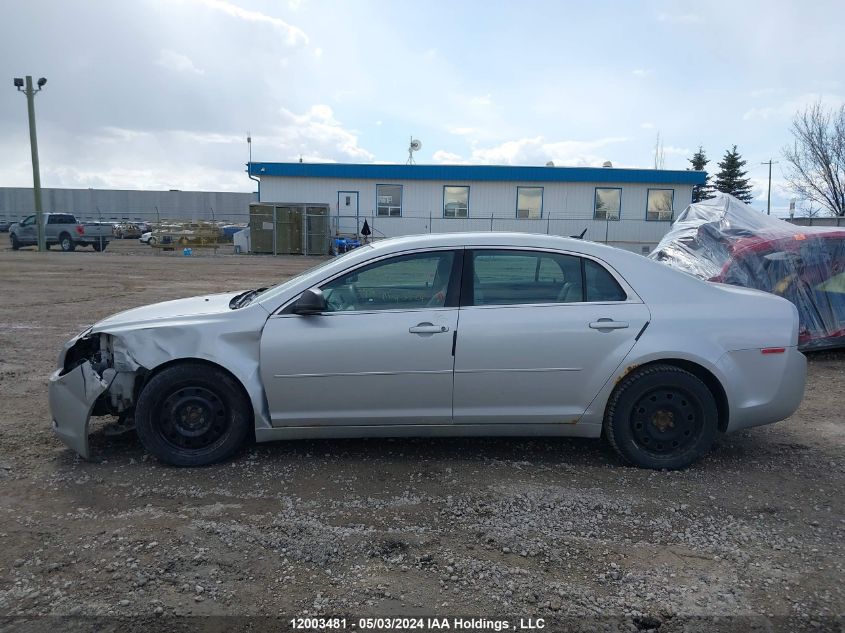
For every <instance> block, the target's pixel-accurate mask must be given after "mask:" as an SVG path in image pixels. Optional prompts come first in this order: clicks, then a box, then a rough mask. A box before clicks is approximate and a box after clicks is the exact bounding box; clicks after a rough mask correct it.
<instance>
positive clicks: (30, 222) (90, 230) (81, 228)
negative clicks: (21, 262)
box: [9, 213, 113, 251]
mask: <svg viewBox="0 0 845 633" xmlns="http://www.w3.org/2000/svg"><path fill="white" fill-rule="evenodd" d="M44 235H45V239H46V241H47V248H50V247H51V246H56V245H58V246H59V248H61V249H62V250H63V251H73V250H75V249H76V247H78V246H90V247H92V248H93V249H94V250H95V251H104V250H105V249H106V247H107V246H108V244H109V242H110V241H111V239H112V237H113V235H112V226H111V225H110V224H108V223H105V222H85V223H82V222H79V221H77V219H76V216H74V215H73V214H72V213H45V214H44ZM9 240H10V241H11V244H12V249H13V250H18V249H19V248H21V247H23V246H35V245H37V244H38V227H37V226H36V222H35V216H34V215H30V216H28V217H26V218H24V219H23V220H22V221H21V222H16V223H15V224H13V225H12V226H11V228H10V229H9Z"/></svg>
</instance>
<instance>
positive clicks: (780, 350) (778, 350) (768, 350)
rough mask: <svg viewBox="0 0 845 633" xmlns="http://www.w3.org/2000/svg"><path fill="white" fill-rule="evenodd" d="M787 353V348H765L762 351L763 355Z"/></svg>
mask: <svg viewBox="0 0 845 633" xmlns="http://www.w3.org/2000/svg"><path fill="white" fill-rule="evenodd" d="M785 351H786V348H785V347H764V348H763V349H761V350H760V353H761V354H783V353H784V352H785Z"/></svg>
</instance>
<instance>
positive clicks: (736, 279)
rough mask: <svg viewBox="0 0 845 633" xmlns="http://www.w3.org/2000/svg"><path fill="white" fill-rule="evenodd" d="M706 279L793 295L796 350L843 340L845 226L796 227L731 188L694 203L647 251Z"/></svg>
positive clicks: (834, 344)
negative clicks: (764, 211)
mask: <svg viewBox="0 0 845 633" xmlns="http://www.w3.org/2000/svg"><path fill="white" fill-rule="evenodd" d="M649 257H650V258H651V259H654V260H657V261H660V262H664V263H666V264H668V265H669V266H672V267H673V268H678V269H680V270H683V271H685V272H687V273H690V274H692V275H695V276H696V277H699V278H701V279H707V280H710V281H716V282H722V283H727V284H733V285H736V286H745V287H747V288H756V289H758V290H764V291H766V292H771V293H773V294H776V295H779V296H781V297H784V298H786V299H789V300H790V301H791V302H792V303H794V304H795V305H796V307H797V308H798V315H799V317H800V320H801V329H800V333H799V339H798V341H799V349H802V350H817V349H824V348H832V347H845V230H843V229H836V228H829V227H806V226H795V225H793V224H790V223H789V222H785V221H784V220H780V219H778V218H772V217H770V216H766V215H763V214H762V213H760V212H759V211H755V210H754V209H752V208H751V207H749V206H748V205H746V204H744V203H743V202H741V201H740V200H738V199H736V198H734V197H733V196H730V195H728V194H717V195H716V197H714V198H712V199H710V200H705V201H703V202H698V203H695V204H691V205H690V206H688V207H687V208H686V210H684V212H683V213H681V215H679V216H678V219H677V220H676V221H675V223H674V224H673V225H672V229H671V230H670V231H669V233H667V234H666V236H665V237H664V238H663V240H662V241H661V242H660V244H658V246H657V248H656V249H655V250H654V252H652V254H651V255H649Z"/></svg>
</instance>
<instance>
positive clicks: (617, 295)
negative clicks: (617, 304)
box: [584, 259, 628, 301]
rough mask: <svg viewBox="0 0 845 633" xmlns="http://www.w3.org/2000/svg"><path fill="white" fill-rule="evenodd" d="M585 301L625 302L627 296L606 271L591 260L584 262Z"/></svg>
mask: <svg viewBox="0 0 845 633" xmlns="http://www.w3.org/2000/svg"><path fill="white" fill-rule="evenodd" d="M584 279H585V281H586V290H587V293H586V294H587V296H586V299H587V301H625V300H626V299H627V298H628V295H626V294H625V291H624V290H622V286H620V285H619V282H618V281H616V279H614V278H613V275H611V274H610V273H609V272H608V271H607V269H605V267H604V266H602V265H601V264H598V263H596V262H594V261H593V260H591V259H585V260H584Z"/></svg>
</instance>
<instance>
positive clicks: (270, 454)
mask: <svg viewBox="0 0 845 633" xmlns="http://www.w3.org/2000/svg"><path fill="white" fill-rule="evenodd" d="M2 237H5V236H2ZM5 243H6V242H5V240H4V241H3V244H4V247H5ZM195 253H196V252H195ZM314 263H315V260H308V259H306V258H295V257H290V258H275V259H274V258H270V257H250V256H233V255H221V256H217V257H210V256H204V255H202V254H201V253H199V254H195V256H194V257H191V258H185V257H181V256H179V255H178V254H160V255H158V256H154V255H152V251H151V249H149V248H147V247H144V246H141V247H139V245H138V244H137V243H136V242H134V241H133V242H125V243H116V244H113V245H111V246H110V247H109V250H108V251H107V252H106V253H103V254H95V253H93V252H90V249H86V250H85V251H80V252H76V253H59V252H50V253H47V254H44V255H40V254H38V253H36V252H34V251H31V250H27V251H21V252H12V251H10V250H8V249H5V248H4V250H2V251H0V296H2V302H1V303H0V390H2V404H3V406H2V410H0V437H2V441H0V499H2V501H0V615H5V616H37V615H79V616H89V615H90V616H94V615H96V616H133V617H134V618H135V619H134V620H133V621H132V622H130V624H134V625H138V623H142V624H143V625H144V627H148V626H154V625H155V624H156V623H157V622H158V623H162V622H166V621H168V622H170V624H168V627H170V628H173V627H175V626H176V623H181V624H183V625H187V623H193V624H196V623H197V622H201V623H202V625H203V626H205V627H206V628H208V629H209V630H223V629H222V628H215V627H217V626H219V625H218V624H215V623H219V620H217V619H214V618H205V619H201V620H182V619H173V618H172V616H174V615H179V616H189V615H230V616H231V615H237V616H251V615H266V616H279V615H284V616H286V617H290V616H300V615H301V616H305V615H307V614H320V615H324V616H332V615H347V616H353V617H354V618H358V617H360V616H366V615H415V614H427V615H442V616H454V615H464V616H483V617H487V618H493V617H495V616H504V615H506V614H509V615H512V616H519V617H523V618H526V619H527V618H535V619H536V618H544V619H545V621H546V630H560V629H561V628H563V627H564V626H568V627H570V628H579V627H580V628H583V629H584V630H592V629H593V628H594V627H596V626H598V625H599V624H601V625H602V626H605V627H609V628H611V629H613V630H616V627H618V629H619V630H634V631H635V630H642V629H652V630H653V629H658V630H660V631H661V632H665V631H676V630H681V629H682V628H683V627H684V626H689V625H690V623H691V620H690V618H692V617H694V616H701V615H707V616H712V615H719V616H729V617H726V619H724V620H721V621H719V622H718V623H717V624H718V626H721V627H723V628H726V629H734V628H737V629H739V628H741V629H749V628H755V629H756V630H761V631H762V630H773V629H774V630H796V629H798V630H803V629H806V630H831V629H833V628H835V627H841V626H842V620H841V617H842V614H843V611H845V588H844V587H843V578H845V572H844V571H843V563H845V556H844V555H843V544H845V512H843V509H845V500H843V490H845V421H843V418H842V411H843V404H845V398H843V388H845V354H843V353H827V354H818V355H814V356H812V357H811V359H810V374H809V386H808V390H807V396H806V399H805V401H804V404H803V406H802V407H801V409H800V410H799V412H798V413H797V414H796V415H795V416H793V417H792V418H791V419H790V420H788V421H786V422H782V423H780V424H777V425H774V426H770V427H765V428H760V429H756V430H753V431H750V432H745V433H741V434H738V435H734V436H730V437H728V438H725V439H723V440H722V441H721V442H720V443H719V444H718V446H717V447H716V448H715V450H714V451H713V453H712V454H711V455H710V456H709V457H707V458H706V459H705V460H703V461H702V462H701V463H699V464H697V465H695V466H694V467H692V468H690V469H689V470H687V471H684V472H673V473H669V472H650V471H644V470H638V469H635V468H629V467H625V466H622V465H620V464H619V462H618V461H617V459H616V458H615V456H614V455H613V454H612V453H611V451H610V450H609V449H608V448H607V447H605V446H604V445H603V444H602V443H599V442H596V441H586V440H585V441H578V440H568V439H549V440H513V439H467V440H457V439H456V440H452V439H447V440H395V441H390V440H347V441H299V442H286V443H277V444H270V445H261V446H250V447H248V448H246V449H245V450H244V451H243V452H242V454H240V455H239V456H238V457H237V458H235V459H234V460H232V461H230V462H229V463H226V464H222V465H218V466H214V467H210V468H204V469H174V468H168V467H163V466H161V465H160V464H158V463H156V462H155V461H154V460H152V459H151V458H149V457H148V456H147V455H146V454H145V452H144V450H143V449H142V448H141V446H140V444H139V443H138V441H137V439H136V438H135V437H134V436H132V435H124V436H120V437H108V436H106V435H105V434H104V433H103V432H102V429H101V428H100V429H99V431H98V432H97V433H96V434H95V436H94V437H93V439H92V445H93V457H94V459H93V461H91V462H85V461H83V460H81V459H79V458H78V457H77V456H76V455H75V454H74V453H72V452H71V451H70V450H68V449H66V448H65V447H64V446H63V445H62V444H61V443H60V442H59V441H58V440H57V439H56V438H55V437H54V436H53V434H52V432H51V430H50V424H49V413H48V408H47V384H46V382H47V380H46V379H47V376H48V374H49V373H50V371H51V370H52V369H53V366H54V364H55V359H56V355H57V353H58V351H59V348H60V346H61V344H62V343H63V342H64V341H65V340H66V339H68V338H69V337H70V336H71V335H73V334H75V333H76V332H78V331H80V330H81V329H83V328H84V327H86V326H87V325H89V324H91V323H92V322H94V321H96V320H98V319H100V318H102V317H105V316H106V315H108V314H111V313H113V312H116V311H119V310H123V309H126V308H129V307H133V306H137V305H142V304H146V303H150V302H154V301H158V300H163V299H170V298H176V297H181V296H187V295H192V294H202V293H208V292H215V291H223V290H228V289H238V288H249V287H257V286H261V285H265V284H267V283H272V282H275V281H278V280H281V279H283V278H285V277H287V276H289V275H291V274H293V273H295V272H298V271H299V270H301V269H303V268H306V267H309V266H311V265H313V264H314ZM836 617H839V618H840V619H839V620H838V621H837V620H836V619H835V618H836ZM573 618H574V619H573ZM602 618H604V619H602ZM608 618H610V619H608ZM620 618H621V619H620ZM63 622H64V623H65V624H67V621H63ZM83 622H89V623H90V621H83ZM248 622H249V621H244V622H240V623H239V624H238V626H244V627H247V628H248V626H249V624H248ZM280 622H281V623H282V624H283V623H284V621H280ZM355 622H357V619H356V620H355ZM535 622H536V620H535ZM124 624H125V623H124ZM229 624H230V625H233V624H234V621H229ZM700 624H701V626H702V630H713V628H712V627H713V626H714V624H713V622H711V621H706V622H704V623H700ZM54 625H55V621H53V620H49V619H46V620H45V619H38V618H35V619H27V618H24V619H9V618H6V619H0V630H3V629H4V628H11V629H14V628H19V629H26V630H40V629H43V628H48V627H54ZM280 626H281V624H280ZM510 626H511V628H513V627H514V626H515V624H514V620H511V624H510ZM54 628H55V627H54ZM837 630H838V629H837Z"/></svg>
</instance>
